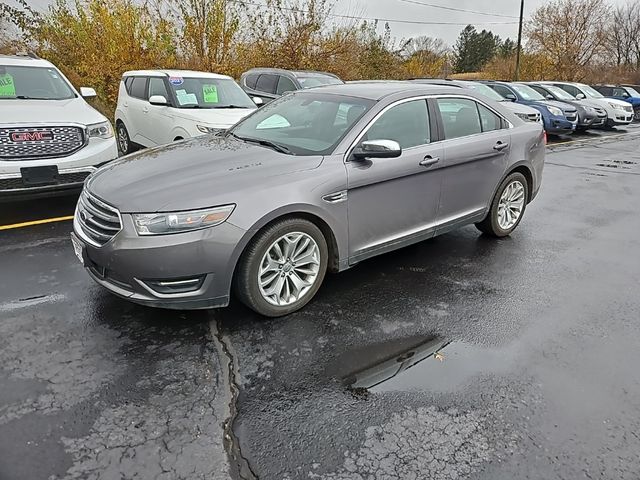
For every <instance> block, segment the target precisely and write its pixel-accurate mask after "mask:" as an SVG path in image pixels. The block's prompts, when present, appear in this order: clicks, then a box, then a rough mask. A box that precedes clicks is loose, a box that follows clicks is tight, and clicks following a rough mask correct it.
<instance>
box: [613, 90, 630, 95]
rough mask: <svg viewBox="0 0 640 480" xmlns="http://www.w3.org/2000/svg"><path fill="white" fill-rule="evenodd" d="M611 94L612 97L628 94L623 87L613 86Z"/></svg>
mask: <svg viewBox="0 0 640 480" xmlns="http://www.w3.org/2000/svg"><path fill="white" fill-rule="evenodd" d="M613 96H614V97H628V96H629V94H628V93H627V91H626V90H625V89H624V88H615V89H614V90H613Z"/></svg>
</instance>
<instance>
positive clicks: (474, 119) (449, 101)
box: [437, 98, 482, 140]
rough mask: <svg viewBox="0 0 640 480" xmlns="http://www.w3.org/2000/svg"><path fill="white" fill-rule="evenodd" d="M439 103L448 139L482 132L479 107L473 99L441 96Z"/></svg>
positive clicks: (445, 134)
mask: <svg viewBox="0 0 640 480" xmlns="http://www.w3.org/2000/svg"><path fill="white" fill-rule="evenodd" d="M437 104H438V109H439V110H440V115H441V117H442V124H443V126H444V136H445V138H446V139H447V140H448V139H452V138H460V137H467V136H469V135H475V134H477V133H482V124H481V121H480V115H479V114H478V107H477V104H476V102H474V101H473V100H466V99H464V98H439V99H438V100H437Z"/></svg>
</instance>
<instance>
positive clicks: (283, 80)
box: [276, 75, 296, 95]
mask: <svg viewBox="0 0 640 480" xmlns="http://www.w3.org/2000/svg"><path fill="white" fill-rule="evenodd" d="M294 90H296V86H295V85H294V84H293V82H292V81H291V79H290V78H287V77H285V76H284V75H280V78H279V79H278V88H277V89H276V94H278V95H282V94H283V93H287V92H293V91H294Z"/></svg>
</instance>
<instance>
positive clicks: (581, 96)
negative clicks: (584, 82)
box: [576, 93, 587, 100]
mask: <svg viewBox="0 0 640 480" xmlns="http://www.w3.org/2000/svg"><path fill="white" fill-rule="evenodd" d="M576 98H577V99H578V100H584V99H585V98H587V97H586V96H585V95H584V93H579V94H577V95H576Z"/></svg>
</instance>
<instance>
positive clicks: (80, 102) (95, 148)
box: [0, 55, 118, 198]
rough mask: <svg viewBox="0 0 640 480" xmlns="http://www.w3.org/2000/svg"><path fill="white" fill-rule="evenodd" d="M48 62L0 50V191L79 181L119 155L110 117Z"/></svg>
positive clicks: (40, 189) (89, 92)
mask: <svg viewBox="0 0 640 480" xmlns="http://www.w3.org/2000/svg"><path fill="white" fill-rule="evenodd" d="M95 95H96V92H95V90H93V89H92V88H81V89H80V91H79V92H78V91H77V90H76V89H75V88H73V86H72V85H71V83H70V82H69V81H68V80H67V79H66V78H65V76H64V75H63V74H62V73H61V72H60V71H59V70H58V69H57V68H56V67H55V66H54V65H53V64H51V63H49V62H47V61H45V60H42V59H39V58H37V57H30V56H22V55H16V56H5V55H0V112H2V116H0V197H7V196H10V198H15V196H16V195H20V194H28V195H32V194H36V195H40V194H47V195H48V194H51V193H52V192H55V191H64V190H69V189H73V188H77V187H81V186H82V184H83V182H84V179H85V178H86V177H87V176H88V175H89V174H90V173H92V172H93V171H95V170H96V167H98V166H99V165H101V164H103V163H106V162H108V161H110V160H113V159H114V158H116V157H117V156H118V151H117V147H116V141H115V137H114V135H113V130H112V128H111V124H110V123H109V121H108V120H107V119H106V118H105V117H104V116H103V115H101V114H100V113H98V112H97V111H96V110H95V109H93V108H92V107H91V106H90V105H89V104H87V102H85V101H84V99H83V98H82V97H94V96H95Z"/></svg>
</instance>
